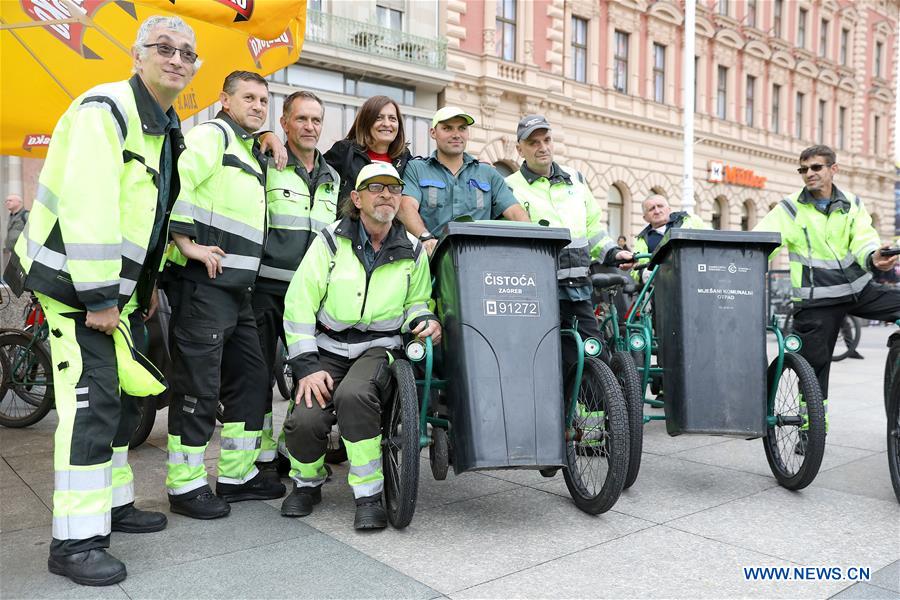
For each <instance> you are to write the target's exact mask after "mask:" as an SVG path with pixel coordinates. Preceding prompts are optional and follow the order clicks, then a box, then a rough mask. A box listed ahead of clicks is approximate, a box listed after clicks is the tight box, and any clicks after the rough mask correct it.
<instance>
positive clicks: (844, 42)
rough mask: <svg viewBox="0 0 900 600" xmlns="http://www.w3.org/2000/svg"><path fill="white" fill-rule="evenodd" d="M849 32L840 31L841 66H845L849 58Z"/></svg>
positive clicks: (847, 30) (845, 30)
mask: <svg viewBox="0 0 900 600" xmlns="http://www.w3.org/2000/svg"><path fill="white" fill-rule="evenodd" d="M849 52H850V30H849V29H841V51H840V53H841V56H840V60H841V64H842V65H844V66H846V65H847V60H848V58H849V56H850V54H849Z"/></svg>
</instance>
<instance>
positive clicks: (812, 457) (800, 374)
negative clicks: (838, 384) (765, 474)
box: [763, 353, 825, 490]
mask: <svg viewBox="0 0 900 600" xmlns="http://www.w3.org/2000/svg"><path fill="white" fill-rule="evenodd" d="M774 365H775V361H772V364H771V365H769V370H768V386H769V387H768V389H772V386H776V392H775V405H774V414H775V418H776V419H777V422H776V424H775V425H774V426H770V427H769V429H768V432H767V433H766V435H765V436H764V437H763V444H764V446H765V450H766V460H768V461H769V468H771V469H772V473H773V474H774V475H775V479H777V480H778V483H779V484H781V485H782V486H783V487H786V488H787V489H789V490H801V489H803V488H805V487H806V486H808V485H809V484H810V483H812V481H813V479H815V478H816V475H817V474H818V472H819V467H820V466H821V464H822V456H823V455H824V454H825V407H824V405H823V403H822V390H821V388H820V387H819V381H818V380H817V379H816V374H815V372H814V371H813V368H812V367H811V366H809V363H808V362H806V359H804V358H803V357H802V356H800V355H799V354H791V353H788V354H785V355H784V369H783V370H782V372H781V378H780V379H779V380H778V381H777V382H776V381H773V379H774V375H775V366H774Z"/></svg>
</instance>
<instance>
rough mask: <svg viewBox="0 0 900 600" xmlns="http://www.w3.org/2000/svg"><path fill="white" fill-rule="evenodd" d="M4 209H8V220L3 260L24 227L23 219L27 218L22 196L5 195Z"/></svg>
mask: <svg viewBox="0 0 900 600" xmlns="http://www.w3.org/2000/svg"><path fill="white" fill-rule="evenodd" d="M6 210H8V211H9V221H8V222H7V223H6V240H4V242H3V261H4V262H6V260H8V259H9V255H10V254H11V253H12V250H13V248H15V247H16V240H17V239H19V234H20V233H22V230H23V229H25V221H27V220H28V211H27V210H25V202H24V201H23V200H22V196H20V195H18V194H10V195H9V196H7V197H6Z"/></svg>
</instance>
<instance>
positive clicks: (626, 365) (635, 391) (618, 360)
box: [609, 352, 644, 489]
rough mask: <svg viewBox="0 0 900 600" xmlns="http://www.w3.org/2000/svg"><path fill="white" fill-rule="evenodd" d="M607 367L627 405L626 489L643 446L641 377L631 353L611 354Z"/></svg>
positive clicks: (638, 468) (633, 477)
mask: <svg viewBox="0 0 900 600" xmlns="http://www.w3.org/2000/svg"><path fill="white" fill-rule="evenodd" d="M609 368H610V369H612V372H613V375H615V376H616V379H617V380H618V382H619V388H620V389H621V390H622V395H623V396H624V397H625V404H626V405H627V406H628V447H629V449H628V471H627V472H626V475H625V484H624V485H623V486H622V487H623V488H624V489H628V488H630V487H631V485H632V484H633V483H634V481H635V480H636V479H637V476H638V472H639V471H640V470H641V454H642V452H643V448H644V394H643V393H642V391H641V378H640V376H639V375H638V372H637V367H636V366H635V364H634V359H633V358H631V354H629V353H628V352H616V353H615V354H613V356H612V360H611V361H610V363H609Z"/></svg>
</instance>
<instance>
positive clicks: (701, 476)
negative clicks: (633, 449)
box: [539, 445, 777, 523]
mask: <svg viewBox="0 0 900 600" xmlns="http://www.w3.org/2000/svg"><path fill="white" fill-rule="evenodd" d="M717 446H718V445H717ZM708 448H709V447H708ZM545 481H546V480H545ZM774 485H777V484H776V482H775V480H774V479H772V478H771V477H761V476H759V475H755V474H752V473H744V472H741V471H736V470H733V469H723V468H721V467H716V466H710V465H702V464H699V463H693V462H689V461H684V460H679V459H677V458H674V457H671V456H657V455H653V454H644V455H643V457H642V458H641V470H640V473H639V474H638V478H637V480H636V481H635V482H634V485H633V486H631V488H629V489H627V490H625V491H623V492H622V495H621V496H620V497H619V501H618V502H616V505H615V506H614V507H613V510H614V511H616V512H620V513H624V514H627V515H631V516H634V517H639V518H641V519H646V520H648V521H652V522H654V523H665V522H666V521H670V520H672V519H676V518H678V517H682V516H685V515H689V514H693V513H695V512H698V511H702V510H706V509H708V508H711V507H714V506H719V505H721V504H723V503H726V502H729V501H731V500H734V499H737V498H743V497H745V496H748V495H752V494H755V493H756V492H759V491H761V490H765V489H768V488H770V487H772V486H774ZM539 487H540V489H545V490H548V491H552V492H553V493H554V494H558V495H560V496H563V497H569V490H568V489H567V488H566V484H565V481H564V480H563V478H562V475H558V476H557V477H556V478H554V479H553V480H552V481H551V482H549V483H544V484H543V485H542V486H539Z"/></svg>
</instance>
